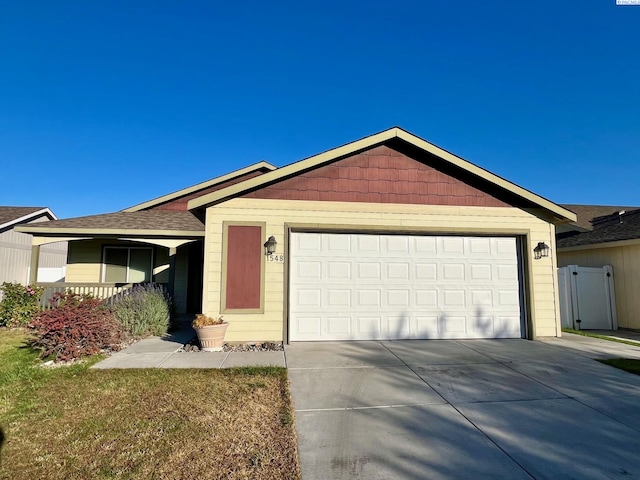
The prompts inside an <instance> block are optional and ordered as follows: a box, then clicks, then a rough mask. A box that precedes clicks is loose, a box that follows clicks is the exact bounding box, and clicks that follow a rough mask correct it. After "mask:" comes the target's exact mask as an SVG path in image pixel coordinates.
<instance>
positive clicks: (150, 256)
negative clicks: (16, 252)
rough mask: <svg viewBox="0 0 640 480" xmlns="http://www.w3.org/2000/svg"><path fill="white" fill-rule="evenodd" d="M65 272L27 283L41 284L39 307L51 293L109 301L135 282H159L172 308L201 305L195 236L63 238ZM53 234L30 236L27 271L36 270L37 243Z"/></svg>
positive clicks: (185, 310) (200, 255) (200, 247)
mask: <svg viewBox="0 0 640 480" xmlns="http://www.w3.org/2000/svg"><path fill="white" fill-rule="evenodd" d="M67 240H68V242H69V250H68V255H67V267H66V277H65V279H64V281H63V282H38V281H37V280H38V279H37V276H36V275H33V274H32V275H31V278H30V282H29V283H30V284H35V285H37V286H39V287H43V288H44V289H45V292H44V294H43V295H42V297H41V299H40V306H41V307H42V308H48V307H49V300H50V299H51V298H52V297H53V295H54V294H55V293H58V292H60V293H65V292H74V293H79V294H90V295H92V296H94V297H96V298H101V299H105V300H107V301H109V299H110V298H113V297H114V296H115V295H117V294H120V293H123V292H126V291H127V290H130V289H131V288H132V287H133V286H134V285H135V284H138V283H146V282H153V283H157V284H160V285H163V286H164V287H165V288H166V289H167V291H168V292H169V294H170V295H171V298H172V301H173V305H174V310H175V313H177V314H185V313H198V312H200V311H201V309H202V265H203V256H204V253H203V241H202V240H201V239H166V238H165V239H158V238H156V239H150V238H135V237H132V238H122V237H106V236H105V237H100V238H75V239H74V238H67ZM50 241H58V239H57V238H56V239H51V238H44V237H35V236H34V239H33V247H32V268H31V272H37V266H38V263H37V262H38V258H39V249H40V247H41V245H45V244H47V243H48V242H50Z"/></svg>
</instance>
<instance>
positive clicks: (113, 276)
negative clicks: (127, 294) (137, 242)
mask: <svg viewBox="0 0 640 480" xmlns="http://www.w3.org/2000/svg"><path fill="white" fill-rule="evenodd" d="M152 259H153V250H152V249H151V248H146V247H105V249H104V269H103V272H104V273H103V281H104V282H106V283H142V282H150V281H151V271H152Z"/></svg>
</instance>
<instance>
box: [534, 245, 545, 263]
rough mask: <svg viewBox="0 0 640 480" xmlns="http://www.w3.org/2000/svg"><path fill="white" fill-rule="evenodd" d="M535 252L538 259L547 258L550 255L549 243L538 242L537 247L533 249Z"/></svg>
mask: <svg viewBox="0 0 640 480" xmlns="http://www.w3.org/2000/svg"><path fill="white" fill-rule="evenodd" d="M533 253H534V255H535V256H534V258H535V259H536V260H538V259H540V258H546V257H548V256H549V245H547V244H546V243H544V242H538V245H537V246H536V248H534V249H533Z"/></svg>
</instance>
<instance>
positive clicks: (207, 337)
mask: <svg viewBox="0 0 640 480" xmlns="http://www.w3.org/2000/svg"><path fill="white" fill-rule="evenodd" d="M228 326H229V324H228V323H226V322H225V323H221V324H220V325H208V326H206V327H198V328H194V330H195V331H196V333H197V334H198V341H199V342H200V347H201V348H202V350H204V351H205V352H221V351H222V345H223V344H224V334H225V333H226V331H227V327H228Z"/></svg>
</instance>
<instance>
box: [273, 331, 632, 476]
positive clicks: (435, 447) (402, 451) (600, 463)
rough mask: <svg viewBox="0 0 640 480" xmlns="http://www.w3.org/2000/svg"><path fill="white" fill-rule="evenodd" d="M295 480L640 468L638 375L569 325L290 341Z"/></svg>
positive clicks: (622, 351)
mask: <svg viewBox="0 0 640 480" xmlns="http://www.w3.org/2000/svg"><path fill="white" fill-rule="evenodd" d="M285 348H286V357H287V366H288V368H289V378H290V382H291V394H292V398H293V402H294V408H295V411H296V429H297V431H298V445H299V452H300V463H301V468H302V476H303V479H304V480H313V479H322V480H325V479H329V478H330V479H335V480H338V479H368V480H369V479H371V480H374V479H389V478H393V479H397V480H403V479H407V480H408V479H416V478H429V479H480V478H494V479H499V478H502V479H529V480H530V479H558V478H565V479H570V478H571V479H604V478H623V477H624V478H638V477H640V457H639V456H638V452H640V409H639V408H638V405H640V377H639V376H636V375H632V374H629V373H626V372H624V371H621V370H618V369H615V368H613V367H609V366H607V365H603V364H601V363H599V362H596V361H594V358H605V357H631V358H640V347H634V346H630V345H625V344H620V343H615V342H608V341H606V340H598V339H593V338H588V337H582V336H578V335H570V334H565V335H564V336H563V337H562V338H559V339H556V338H553V339H544V340H543V341H536V342H531V341H527V340H464V341H451V340H448V341H447V340H444V341H435V340H427V341H422V340H409V341H382V342H349V343H337V342H325V343H298V344H291V345H287V346H286V347H285Z"/></svg>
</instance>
